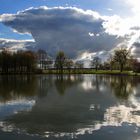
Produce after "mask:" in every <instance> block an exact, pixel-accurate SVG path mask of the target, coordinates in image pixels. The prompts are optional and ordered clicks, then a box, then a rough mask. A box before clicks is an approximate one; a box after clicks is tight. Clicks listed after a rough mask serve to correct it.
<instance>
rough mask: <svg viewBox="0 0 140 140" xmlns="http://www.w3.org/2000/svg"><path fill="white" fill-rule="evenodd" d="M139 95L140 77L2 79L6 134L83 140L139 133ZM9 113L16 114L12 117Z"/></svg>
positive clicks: (2, 124)
mask: <svg viewBox="0 0 140 140" xmlns="http://www.w3.org/2000/svg"><path fill="white" fill-rule="evenodd" d="M2 85H3V86H2ZM139 89H140V79H139V78H136V77H119V76H99V75H64V76H57V75H56V76H55V75H51V76H31V77H28V76H27V77H21V76H17V77H16V76H15V77H12V76H11V77H0V102H1V103H0V104H1V105H0V115H1V114H6V115H4V116H3V117H2V118H1V123H0V124H1V125H0V128H1V129H2V130H5V128H10V130H11V131H13V130H16V129H18V130H20V131H24V132H27V133H29V134H39V135H41V136H46V137H48V136H56V137H60V136H61V137H63V136H71V137H77V136H79V135H86V134H93V133H94V132H95V131H99V132H98V133H100V131H101V130H102V129H103V128H104V129H105V130H108V129H109V128H110V127H115V128H116V129H117V130H118V128H119V129H123V127H124V124H125V126H126V125H127V126H129V125H132V124H133V127H134V128H133V130H134V131H135V133H138V132H139V127H140V98H139V97H140V96H139V95H140V93H139ZM10 102H11V104H10ZM14 103H15V104H14ZM17 106H18V107H17ZM8 108H10V109H9V110H14V111H13V112H16V113H9V114H8V113H7V112H6V110H7V109H8ZM1 110H3V111H2V112H1ZM8 126H10V127H8ZM11 128H13V129H11ZM110 129H111V128H110ZM6 130H7V131H8V130H9V129H6ZM117 130H116V131H117ZM108 131H109V130H108ZM128 132H129V131H128Z"/></svg>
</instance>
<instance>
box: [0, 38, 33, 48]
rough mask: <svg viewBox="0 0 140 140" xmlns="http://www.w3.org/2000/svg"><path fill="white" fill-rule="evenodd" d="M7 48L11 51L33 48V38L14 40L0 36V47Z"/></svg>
mask: <svg viewBox="0 0 140 140" xmlns="http://www.w3.org/2000/svg"><path fill="white" fill-rule="evenodd" d="M5 47H6V48H8V49H9V50H11V51H17V50H26V49H34V47H35V43H34V40H14V39H4V38H0V48H5Z"/></svg>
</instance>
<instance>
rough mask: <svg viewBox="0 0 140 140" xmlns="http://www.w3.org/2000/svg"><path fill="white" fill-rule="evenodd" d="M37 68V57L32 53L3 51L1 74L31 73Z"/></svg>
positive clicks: (1, 54) (0, 55) (0, 54)
mask: <svg viewBox="0 0 140 140" xmlns="http://www.w3.org/2000/svg"><path fill="white" fill-rule="evenodd" d="M35 68H36V57H35V54H34V53H33V52H32V51H18V52H16V53H11V52H10V51H6V50H4V51H2V52H1V53H0V72H1V73H2V74H5V73H31V72H33V71H34V70H35Z"/></svg>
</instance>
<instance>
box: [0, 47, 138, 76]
mask: <svg viewBox="0 0 140 140" xmlns="http://www.w3.org/2000/svg"><path fill="white" fill-rule="evenodd" d="M52 68H53V69H55V70H57V71H58V72H60V73H63V70H64V69H65V70H68V71H69V73H70V72H71V70H72V69H78V70H82V69H83V68H84V63H83V62H82V61H73V60H72V59H70V58H68V57H67V56H66V55H65V53H64V52H63V51H59V52H58V53H57V55H56V58H55V60H53V59H52V58H51V57H49V56H48V54H47V52H46V51H44V50H38V51H37V52H32V51H17V52H15V53H12V52H10V51H7V50H3V51H2V52H1V53H0V73H3V74H4V73H33V72H36V71H37V70H39V69H40V70H45V69H49V70H50V69H52ZM89 69H94V70H96V71H97V70H110V71H112V70H120V72H122V71H124V70H127V71H134V72H140V62H139V61H138V60H137V59H136V58H134V57H132V55H131V52H130V50H127V49H126V48H120V49H116V50H115V51H114V53H113V54H112V55H110V57H109V58H108V59H107V61H105V62H102V60H101V58H99V57H93V58H92V59H91V65H90V67H89Z"/></svg>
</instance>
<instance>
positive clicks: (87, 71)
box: [42, 69, 140, 76]
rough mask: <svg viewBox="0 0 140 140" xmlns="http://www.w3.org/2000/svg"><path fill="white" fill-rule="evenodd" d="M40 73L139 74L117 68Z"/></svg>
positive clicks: (44, 71)
mask: <svg viewBox="0 0 140 140" xmlns="http://www.w3.org/2000/svg"><path fill="white" fill-rule="evenodd" d="M42 74H106V75H128V76H130V75H131V76H140V73H134V72H132V71H123V72H120V71H119V70H112V71H110V70H98V71H96V70H92V69H78V70H63V71H58V70H43V71H42Z"/></svg>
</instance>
